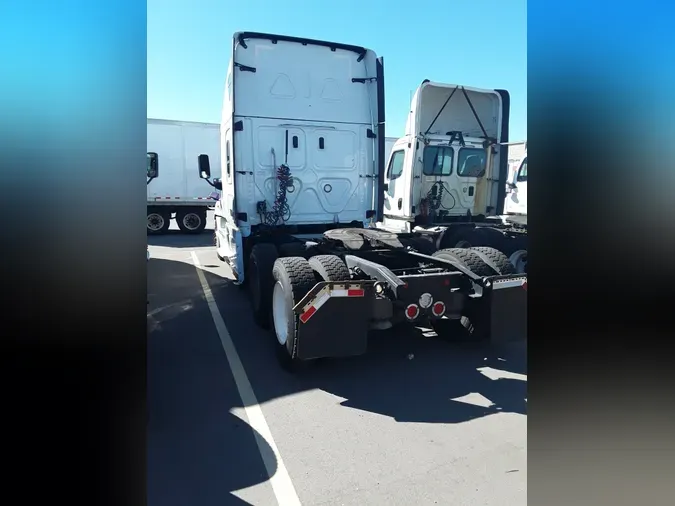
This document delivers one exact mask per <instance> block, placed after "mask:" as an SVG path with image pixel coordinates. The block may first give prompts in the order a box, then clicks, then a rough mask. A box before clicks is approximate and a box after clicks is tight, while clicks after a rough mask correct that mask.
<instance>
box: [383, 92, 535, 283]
mask: <svg viewBox="0 0 675 506" xmlns="http://www.w3.org/2000/svg"><path fill="white" fill-rule="evenodd" d="M509 105H510V104H509V95H508V93H507V92H506V91H504V90H483V89H478V88H470V87H468V86H467V87H465V86H461V85H454V84H442V83H434V82H430V81H428V80H425V81H424V82H423V83H422V84H421V85H420V87H419V88H418V89H417V90H416V92H415V94H414V96H413V99H412V102H411V104H410V110H409V114H408V119H407V121H406V128H405V135H404V136H403V137H401V138H400V139H397V140H396V141H395V142H394V143H393V145H391V144H390V143H391V140H389V139H388V143H389V144H390V145H391V147H390V148H389V149H390V152H389V156H388V159H387V160H388V161H387V169H386V175H385V188H384V213H383V218H382V222H381V223H379V224H378V227H380V228H382V229H384V230H388V231H391V232H395V233H398V232H403V233H414V234H416V235H417V236H419V237H424V238H425V239H426V240H427V244H426V248H425V249H424V251H425V252H426V253H429V254H431V253H432V252H433V251H436V250H442V249H446V248H471V247H474V248H475V247H488V248H493V249H496V250H498V251H501V252H502V253H504V254H506V256H507V257H508V258H509V262H510V263H511V264H512V266H513V268H514V271H515V272H516V273H526V272H527V220H526V219H524V220H523V219H514V217H513V216H510V215H508V214H507V213H505V210H504V204H505V198H506V193H507V191H508V189H510V188H511V186H512V185H508V184H507V183H508V177H509V167H508V149H507V148H508V145H509V142H508V124H509ZM479 253H484V252H481V251H479Z"/></svg>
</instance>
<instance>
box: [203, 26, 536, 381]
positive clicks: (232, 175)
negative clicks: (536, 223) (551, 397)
mask: <svg viewBox="0 0 675 506" xmlns="http://www.w3.org/2000/svg"><path fill="white" fill-rule="evenodd" d="M231 57H232V60H231V62H230V65H229V68H228V72H227V79H226V89H225V94H224V95H225V96H224V101H223V113H222V123H221V133H222V136H223V137H222V141H221V146H223V148H224V152H223V159H224V160H225V169H224V171H223V172H224V174H223V178H222V179H220V180H218V179H213V180H211V179H210V178H211V163H210V157H209V156H208V155H206V154H202V155H200V156H199V171H200V176H201V177H203V178H204V179H205V180H206V181H208V182H209V184H211V185H212V186H214V187H215V188H216V189H218V190H221V191H222V195H221V197H220V199H219V201H218V202H217V204H216V209H215V214H216V229H215V239H216V251H217V254H218V257H219V258H220V259H221V260H225V261H227V262H228V263H229V265H230V267H231V268H232V271H233V273H234V276H235V278H236V283H237V284H240V285H244V284H245V285H247V288H248V292H249V294H250V299H251V306H252V313H253V317H254V320H255V321H256V322H257V324H258V325H260V326H261V327H264V328H270V329H271V330H272V332H273V333H274V335H275V336H276V341H275V342H276V351H277V356H278V357H279V360H280V362H281V364H282V365H283V366H284V367H286V368H288V369H291V370H294V369H295V368H297V367H299V366H301V365H303V364H306V363H307V362H311V361H313V360H314V359H318V358H322V357H345V356H352V355H359V354H362V353H365V352H366V349H367V343H368V332H369V330H370V329H386V328H389V327H391V326H392V325H394V324H397V323H400V322H411V323H415V322H428V323H430V324H431V325H432V326H433V327H434V328H435V329H436V330H437V332H438V333H439V334H444V333H447V332H455V331H460V330H461V331H462V332H469V333H471V334H472V335H473V336H475V337H476V338H486V339H491V340H495V341H502V340H511V339H521V338H523V337H524V336H525V333H526V319H527V304H526V302H527V300H526V299H527V293H526V287H527V277H526V276H525V275H515V274H513V268H512V266H511V265H510V264H509V262H508V260H507V259H506V257H505V256H504V255H503V254H502V253H500V252H499V251H497V250H495V249H492V248H471V249H459V248H443V249H437V250H435V251H433V252H430V251H423V250H424V249H425V248H426V244H427V242H426V241H424V240H422V239H420V237H419V235H416V234H412V233H403V232H401V233H392V232H388V231H386V230H382V229H378V228H374V227H373V226H372V225H373V224H374V223H375V222H376V221H377V220H378V219H380V218H381V217H382V215H383V205H384V201H383V198H382V196H383V194H384V187H385V186H384V185H385V182H384V163H385V149H386V148H385V135H384V121H385V117H384V66H383V61H382V59H381V58H377V56H376V54H375V53H374V52H373V51H372V50H369V49H367V48H364V47H360V46H354V45H348V44H342V43H335V42H324V41H318V40H311V39H304V38H298V37H289V36H284V35H271V34H262V33H253V32H240V33H236V34H235V35H234V37H233V47H232V55H231ZM233 62H236V63H233Z"/></svg>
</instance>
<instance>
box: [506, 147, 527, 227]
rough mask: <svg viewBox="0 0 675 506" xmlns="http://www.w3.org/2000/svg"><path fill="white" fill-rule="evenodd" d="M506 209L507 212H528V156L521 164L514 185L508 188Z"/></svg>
mask: <svg viewBox="0 0 675 506" xmlns="http://www.w3.org/2000/svg"><path fill="white" fill-rule="evenodd" d="M504 211H505V212H506V213H507V214H525V215H526V214H527V157H525V159H524V160H523V161H522V163H521V164H520V167H519V168H518V171H517V172H516V174H515V177H514V178H513V180H512V186H511V187H510V188H508V189H507V194H506V205H505V206H504Z"/></svg>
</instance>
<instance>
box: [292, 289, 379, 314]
mask: <svg viewBox="0 0 675 506" xmlns="http://www.w3.org/2000/svg"><path fill="white" fill-rule="evenodd" d="M337 286H340V287H341V288H336V289H334V290H329V289H328V287H327V286H326V287H324V288H323V289H321V291H319V293H318V294H317V295H316V297H315V298H314V300H312V302H310V303H308V304H307V305H306V306H305V307H304V308H303V313H302V314H301V315H300V321H301V322H302V323H307V322H308V321H309V319H310V318H311V317H312V316H313V315H314V313H316V312H317V311H318V310H319V308H320V307H321V306H323V305H324V304H325V303H326V302H327V301H328V299H330V298H331V297H364V296H365V293H366V292H365V290H364V289H363V288H350V289H345V288H344V285H337Z"/></svg>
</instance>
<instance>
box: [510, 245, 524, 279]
mask: <svg viewBox="0 0 675 506" xmlns="http://www.w3.org/2000/svg"><path fill="white" fill-rule="evenodd" d="M509 262H511V265H513V268H514V269H515V270H516V273H517V274H524V273H526V272H527V250H524V249H521V250H518V251H516V252H515V253H513V255H511V256H510V257H509Z"/></svg>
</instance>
